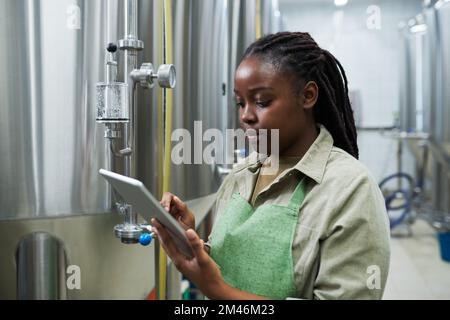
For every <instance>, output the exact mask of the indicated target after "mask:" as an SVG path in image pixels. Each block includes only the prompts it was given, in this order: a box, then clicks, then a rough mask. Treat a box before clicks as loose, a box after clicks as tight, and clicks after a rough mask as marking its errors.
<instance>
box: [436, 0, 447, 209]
mask: <svg viewBox="0 0 450 320" xmlns="http://www.w3.org/2000/svg"><path fill="white" fill-rule="evenodd" d="M435 10H436V29H437V59H436V68H437V86H436V88H437V95H436V96H437V110H436V131H435V132H436V133H435V141H436V144H437V145H439V146H440V148H441V150H442V152H443V154H444V157H445V158H446V161H447V165H448V164H449V159H450V91H449V90H448V87H447V86H448V83H450V1H448V0H441V1H438V2H437V3H436V5H435ZM449 170H450V169H449V168H448V166H447V167H446V166H442V165H441V170H440V171H441V173H442V174H440V175H439V181H440V183H439V187H438V188H437V189H436V193H437V194H438V202H437V209H438V210H439V211H443V212H447V213H450V179H449V175H448V174H445V173H448V172H449Z"/></svg>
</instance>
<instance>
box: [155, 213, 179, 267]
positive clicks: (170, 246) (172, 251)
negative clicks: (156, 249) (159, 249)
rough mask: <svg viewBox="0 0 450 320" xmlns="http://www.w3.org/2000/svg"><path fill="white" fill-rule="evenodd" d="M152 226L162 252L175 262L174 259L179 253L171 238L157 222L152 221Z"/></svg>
mask: <svg viewBox="0 0 450 320" xmlns="http://www.w3.org/2000/svg"><path fill="white" fill-rule="evenodd" d="M152 225H153V227H154V228H155V229H156V233H157V235H158V238H159V241H160V242H161V245H162V246H163V248H164V250H165V251H166V252H167V254H168V255H169V256H170V257H171V258H172V260H175V258H176V257H177V256H178V255H180V254H181V253H180V252H179V250H178V248H177V246H176V244H175V242H174V241H173V239H172V236H171V235H170V234H169V233H168V232H167V230H166V228H164V226H163V225H161V224H160V223H159V222H158V220H156V219H152Z"/></svg>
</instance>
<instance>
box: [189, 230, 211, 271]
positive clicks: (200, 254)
mask: <svg viewBox="0 0 450 320" xmlns="http://www.w3.org/2000/svg"><path fill="white" fill-rule="evenodd" d="M186 236H187V238H188V240H189V243H190V244H191V246H192V249H193V250H194V255H195V257H196V258H197V261H198V264H199V265H200V266H201V265H202V264H205V263H206V262H207V261H208V258H209V256H208V254H207V253H206V252H205V250H204V248H203V240H201V239H200V238H199V237H198V234H197V233H196V232H195V231H194V230H192V229H189V230H187V231H186Z"/></svg>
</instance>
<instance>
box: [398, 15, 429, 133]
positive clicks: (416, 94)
mask: <svg viewBox="0 0 450 320" xmlns="http://www.w3.org/2000/svg"><path fill="white" fill-rule="evenodd" d="M427 32H428V27H427V24H426V23H425V20H424V16H423V15H421V14H420V15H417V16H416V17H415V18H414V19H411V20H410V21H408V24H407V26H406V27H405V28H404V36H405V38H406V39H405V40H406V42H405V46H404V48H405V53H406V55H405V62H406V66H405V67H406V69H405V70H403V72H405V71H406V72H405V73H404V74H403V78H402V79H404V80H405V81H406V83H405V84H404V86H405V87H404V89H405V90H406V95H405V96H403V98H404V99H405V100H403V101H402V103H403V104H404V105H403V107H402V109H401V113H400V115H401V117H402V120H401V124H402V129H403V130H405V131H408V132H427V131H428V129H429V108H430V102H429V95H428V93H429V90H427V88H426V86H427V78H428V74H429V72H430V70H429V66H428V64H427V63H425V51H426V40H425V39H426V36H427ZM401 97H402V96H401Z"/></svg>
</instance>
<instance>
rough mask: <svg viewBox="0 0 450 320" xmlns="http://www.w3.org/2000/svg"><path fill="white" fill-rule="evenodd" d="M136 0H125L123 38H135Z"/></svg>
mask: <svg viewBox="0 0 450 320" xmlns="http://www.w3.org/2000/svg"><path fill="white" fill-rule="evenodd" d="M137 17H138V12H137V0H126V1H125V39H137V38H138V36H137V30H138V28H137Z"/></svg>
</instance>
